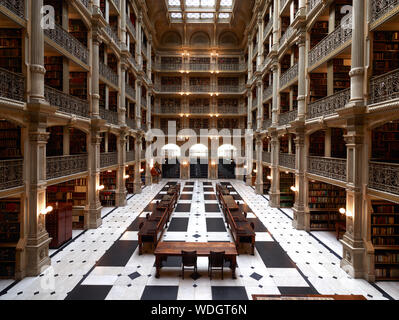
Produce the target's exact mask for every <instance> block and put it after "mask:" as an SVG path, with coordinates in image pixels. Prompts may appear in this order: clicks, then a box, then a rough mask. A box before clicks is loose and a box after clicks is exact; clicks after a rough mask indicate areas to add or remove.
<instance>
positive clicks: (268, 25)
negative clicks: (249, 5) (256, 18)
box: [263, 20, 273, 37]
mask: <svg viewBox="0 0 399 320" xmlns="http://www.w3.org/2000/svg"><path fill="white" fill-rule="evenodd" d="M272 27H273V20H269V22H268V23H267V25H266V26H265V29H263V37H266V36H267V34H268V33H269V31H270V30H271V29H272Z"/></svg>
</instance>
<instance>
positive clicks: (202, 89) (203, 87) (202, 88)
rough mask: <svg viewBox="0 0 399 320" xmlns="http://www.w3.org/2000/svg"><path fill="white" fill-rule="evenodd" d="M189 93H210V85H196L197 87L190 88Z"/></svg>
mask: <svg viewBox="0 0 399 320" xmlns="http://www.w3.org/2000/svg"><path fill="white" fill-rule="evenodd" d="M190 91H191V92H210V91H211V86H210V85H197V86H190Z"/></svg>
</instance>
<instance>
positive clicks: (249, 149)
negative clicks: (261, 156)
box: [245, 130, 253, 186]
mask: <svg viewBox="0 0 399 320" xmlns="http://www.w3.org/2000/svg"><path fill="white" fill-rule="evenodd" d="M245 153H246V158H247V170H246V171H247V173H246V185H247V186H252V169H253V136H252V130H248V132H247V133H246V134H245Z"/></svg>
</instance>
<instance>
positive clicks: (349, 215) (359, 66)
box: [338, 0, 367, 278]
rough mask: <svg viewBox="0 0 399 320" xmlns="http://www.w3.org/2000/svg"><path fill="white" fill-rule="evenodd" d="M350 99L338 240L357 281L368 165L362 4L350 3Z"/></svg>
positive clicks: (360, 274) (361, 266) (362, 250)
mask: <svg viewBox="0 0 399 320" xmlns="http://www.w3.org/2000/svg"><path fill="white" fill-rule="evenodd" d="M352 12H353V17H352V19H353V20H352V21H353V29H352V30H353V31H352V34H353V35H352V69H351V71H350V73H349V75H350V77H351V99H350V101H349V103H348V104H347V105H346V106H345V109H341V110H339V111H338V112H339V115H340V117H343V118H346V119H347V132H348V133H347V135H346V136H345V141H346V146H347V188H346V233H345V234H344V236H343V239H342V240H341V242H342V244H343V258H342V260H341V267H342V268H343V269H344V270H345V271H346V272H347V273H348V274H349V275H351V276H352V277H355V278H359V277H363V276H365V274H366V271H365V267H364V266H365V263H364V261H365V258H366V257H365V245H364V242H363V239H366V234H365V233H366V232H367V230H362V225H366V224H365V223H364V222H363V221H364V219H366V217H365V215H366V213H365V212H364V209H363V193H362V191H363V190H362V189H363V186H364V185H366V184H367V181H365V175H364V174H363V169H362V168H363V166H366V165H367V162H365V159H367V157H365V155H364V140H365V138H364V124H365V123H364V122H365V120H364V113H365V111H366V107H365V101H364V41H365V40H364V23H365V6H364V1H362V0H354V1H353V11H352Z"/></svg>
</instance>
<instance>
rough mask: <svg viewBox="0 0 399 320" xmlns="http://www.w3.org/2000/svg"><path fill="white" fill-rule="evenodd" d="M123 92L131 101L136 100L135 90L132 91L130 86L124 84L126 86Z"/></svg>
mask: <svg viewBox="0 0 399 320" xmlns="http://www.w3.org/2000/svg"><path fill="white" fill-rule="evenodd" d="M125 90H126V93H127V94H128V95H129V96H131V97H132V98H133V99H136V90H134V88H132V86H131V85H129V84H126V85H125Z"/></svg>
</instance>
